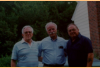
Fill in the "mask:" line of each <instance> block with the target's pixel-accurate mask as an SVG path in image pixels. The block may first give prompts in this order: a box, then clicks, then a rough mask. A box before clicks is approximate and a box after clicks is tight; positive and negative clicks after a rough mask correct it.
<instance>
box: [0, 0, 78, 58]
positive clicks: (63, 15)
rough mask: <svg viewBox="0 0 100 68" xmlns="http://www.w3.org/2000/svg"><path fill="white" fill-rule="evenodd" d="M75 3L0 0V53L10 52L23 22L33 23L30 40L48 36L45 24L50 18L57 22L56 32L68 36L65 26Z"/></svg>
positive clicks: (69, 21)
mask: <svg viewBox="0 0 100 68" xmlns="http://www.w3.org/2000/svg"><path fill="white" fill-rule="evenodd" d="M75 6H76V2H74V1H1V2H0V38H1V39H0V52H1V53H0V55H5V54H6V53H7V55H10V54H11V51H12V48H13V46H14V44H15V43H16V42H18V41H19V40H20V39H21V38H22V35H21V30H22V27H23V26H25V25H31V26H32V27H33V29H34V35H33V40H35V41H40V40H42V39H43V38H44V37H46V36H48V35H47V33H46V30H45V25H46V23H48V22H50V21H52V22H55V23H56V24H57V25H58V35H59V36H61V37H63V38H65V39H68V34H67V30H66V28H67V25H68V24H69V23H71V22H72V21H71V17H72V14H73V12H74V10H75ZM0 57H1V56H0Z"/></svg>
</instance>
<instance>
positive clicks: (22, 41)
mask: <svg viewBox="0 0 100 68" xmlns="http://www.w3.org/2000/svg"><path fill="white" fill-rule="evenodd" d="M32 42H34V41H33V40H32ZM21 43H26V42H25V40H24V39H23V38H22V40H21Z"/></svg>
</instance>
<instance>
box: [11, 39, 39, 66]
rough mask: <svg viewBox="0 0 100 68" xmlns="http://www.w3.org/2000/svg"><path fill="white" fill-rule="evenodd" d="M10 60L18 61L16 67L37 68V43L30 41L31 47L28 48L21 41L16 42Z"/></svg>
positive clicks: (26, 44) (27, 45)
mask: <svg viewBox="0 0 100 68" xmlns="http://www.w3.org/2000/svg"><path fill="white" fill-rule="evenodd" d="M11 59H13V60H17V61H18V62H17V66H18V67H37V66H38V43H36V42H34V41H32V43H31V46H29V44H28V43H26V42H25V41H23V40H22V41H20V42H17V43H16V44H15V45H14V47H13V50H12V57H11Z"/></svg>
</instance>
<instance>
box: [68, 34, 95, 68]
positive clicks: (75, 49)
mask: <svg viewBox="0 0 100 68" xmlns="http://www.w3.org/2000/svg"><path fill="white" fill-rule="evenodd" d="M88 53H93V48H92V43H91V41H90V39H88V38H87V37H85V36H82V35H81V34H80V33H79V35H78V37H77V39H76V40H75V41H74V42H72V40H71V39H70V40H69V41H68V43H67V54H68V63H69V66H76V67H85V66H86V65H87V56H88Z"/></svg>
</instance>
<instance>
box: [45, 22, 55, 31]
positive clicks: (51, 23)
mask: <svg viewBox="0 0 100 68" xmlns="http://www.w3.org/2000/svg"><path fill="white" fill-rule="evenodd" d="M50 24H54V26H55V27H56V29H57V25H56V24H55V23H54V22H48V23H47V24H46V25H45V29H46V31H47V26H48V25H50Z"/></svg>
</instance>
